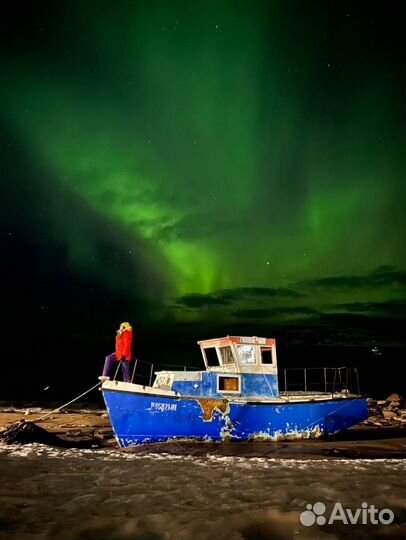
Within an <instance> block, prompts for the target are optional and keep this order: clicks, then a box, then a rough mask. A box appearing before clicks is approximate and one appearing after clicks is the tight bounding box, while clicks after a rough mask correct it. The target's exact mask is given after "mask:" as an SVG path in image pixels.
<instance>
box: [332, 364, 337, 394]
mask: <svg viewBox="0 0 406 540" xmlns="http://www.w3.org/2000/svg"><path fill="white" fill-rule="evenodd" d="M336 377H337V368H334V379H333V387H332V389H331V397H333V396H334V392H335V390H336Z"/></svg>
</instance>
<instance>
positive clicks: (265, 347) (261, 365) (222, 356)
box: [153, 336, 279, 398]
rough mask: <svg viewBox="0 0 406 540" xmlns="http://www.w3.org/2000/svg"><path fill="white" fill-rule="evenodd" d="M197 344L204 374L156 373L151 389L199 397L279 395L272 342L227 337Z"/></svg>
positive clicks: (195, 372) (273, 342)
mask: <svg viewBox="0 0 406 540" xmlns="http://www.w3.org/2000/svg"><path fill="white" fill-rule="evenodd" d="M198 344H199V346H200V350H201V353H202V356H203V362H204V365H205V368H206V369H205V370H204V371H166V370H165V371H159V372H157V373H156V378H155V381H154V384H153V387H154V388H160V389H162V390H172V391H174V392H177V393H178V394H180V395H182V396H191V397H199V398H200V397H201V398H227V397H231V396H233V397H242V398H246V397H254V396H258V397H273V398H274V397H278V396H279V388H278V368H277V359H276V344H275V340H274V339H270V338H261V337H256V336H253V337H244V336H227V337H223V338H218V339H208V340H204V341H199V342H198Z"/></svg>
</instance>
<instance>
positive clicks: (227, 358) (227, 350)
mask: <svg viewBox="0 0 406 540" xmlns="http://www.w3.org/2000/svg"><path fill="white" fill-rule="evenodd" d="M219 351H220V356H221V360H222V362H223V365H229V364H234V363H235V362H234V356H233V351H232V350H231V347H230V346H228V347H219Z"/></svg>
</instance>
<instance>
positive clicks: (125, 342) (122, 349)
mask: <svg viewBox="0 0 406 540" xmlns="http://www.w3.org/2000/svg"><path fill="white" fill-rule="evenodd" d="M132 339H133V333H132V332H131V330H124V332H121V334H120V333H118V334H117V336H116V356H117V360H121V359H125V360H127V361H128V362H129V361H130V360H131V342H132Z"/></svg>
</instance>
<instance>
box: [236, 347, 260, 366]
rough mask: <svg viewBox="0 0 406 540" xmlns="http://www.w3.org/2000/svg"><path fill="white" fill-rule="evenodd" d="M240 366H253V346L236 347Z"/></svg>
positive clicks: (254, 361)
mask: <svg viewBox="0 0 406 540" xmlns="http://www.w3.org/2000/svg"><path fill="white" fill-rule="evenodd" d="M237 351H238V356H239V358H240V363H241V364H255V363H256V359H255V345H237Z"/></svg>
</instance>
